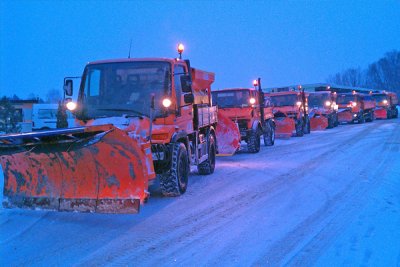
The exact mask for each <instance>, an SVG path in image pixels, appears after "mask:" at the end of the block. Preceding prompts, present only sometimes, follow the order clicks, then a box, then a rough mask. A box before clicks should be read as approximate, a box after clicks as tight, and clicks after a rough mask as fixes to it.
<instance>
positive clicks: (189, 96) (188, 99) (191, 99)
mask: <svg viewBox="0 0 400 267" xmlns="http://www.w3.org/2000/svg"><path fill="white" fill-rule="evenodd" d="M183 99H184V101H185V103H186V104H193V102H194V95H193V94H185V95H184V96H183Z"/></svg>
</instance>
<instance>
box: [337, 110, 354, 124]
mask: <svg viewBox="0 0 400 267" xmlns="http://www.w3.org/2000/svg"><path fill="white" fill-rule="evenodd" d="M338 121H339V123H343V122H346V123H350V122H352V121H353V114H352V113H351V112H350V111H348V110H345V111H341V112H339V113H338Z"/></svg>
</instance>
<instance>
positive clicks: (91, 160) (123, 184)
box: [0, 125, 155, 213]
mask: <svg viewBox="0 0 400 267" xmlns="http://www.w3.org/2000/svg"><path fill="white" fill-rule="evenodd" d="M0 163H1V165H2V168H3V172H4V200H3V206H4V207H7V208H14V207H18V208H42V209H51V210H58V211H79V212H99V213H137V212H139V208H140V203H141V202H143V201H144V199H145V198H146V197H147V185H148V180H149V179H152V178H154V177H155V174H154V169H153V164H152V159H151V149H150V144H147V143H145V144H143V145H140V144H139V142H138V141H137V140H135V139H132V138H131V137H129V136H128V134H127V133H125V132H124V131H121V130H119V129H118V128H115V127H114V126H112V125H102V126H90V127H78V128H71V129H60V130H53V131H44V132H36V133H27V134H15V135H4V136H0Z"/></svg>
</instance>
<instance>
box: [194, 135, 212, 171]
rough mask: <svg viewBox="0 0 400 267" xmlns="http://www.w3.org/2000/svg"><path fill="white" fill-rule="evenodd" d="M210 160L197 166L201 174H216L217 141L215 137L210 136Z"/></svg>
mask: <svg viewBox="0 0 400 267" xmlns="http://www.w3.org/2000/svg"><path fill="white" fill-rule="evenodd" d="M207 152H208V158H207V160H205V161H203V162H202V163H200V164H199V165H198V166H197V171H198V172H199V174H202V175H207V174H211V173H213V172H214V169H215V154H216V148H215V139H214V135H212V134H210V137H209V139H208V151H207Z"/></svg>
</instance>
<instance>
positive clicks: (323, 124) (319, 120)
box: [310, 115, 328, 131]
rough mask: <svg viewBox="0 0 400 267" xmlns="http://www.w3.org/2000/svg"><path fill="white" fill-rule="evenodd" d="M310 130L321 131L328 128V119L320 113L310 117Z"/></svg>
mask: <svg viewBox="0 0 400 267" xmlns="http://www.w3.org/2000/svg"><path fill="white" fill-rule="evenodd" d="M310 126H311V131H322V130H326V128H328V119H327V118H326V117H324V116H322V115H315V116H314V117H312V118H311V119H310Z"/></svg>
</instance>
